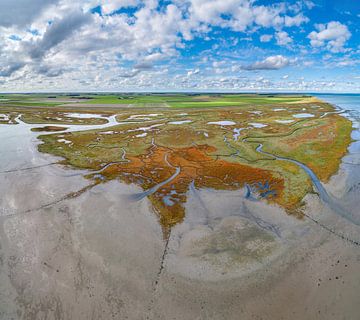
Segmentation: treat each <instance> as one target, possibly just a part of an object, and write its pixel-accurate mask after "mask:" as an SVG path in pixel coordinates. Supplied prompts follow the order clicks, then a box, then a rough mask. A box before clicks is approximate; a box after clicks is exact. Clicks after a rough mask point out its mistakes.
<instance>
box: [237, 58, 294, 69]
mask: <svg viewBox="0 0 360 320" xmlns="http://www.w3.org/2000/svg"><path fill="white" fill-rule="evenodd" d="M289 63H290V61H289V59H288V58H286V57H284V56H282V55H276V56H270V57H267V58H266V59H264V60H262V61H257V62H254V63H252V64H250V65H248V66H245V67H243V69H245V70H278V69H282V68H284V67H286V66H288V65H289Z"/></svg>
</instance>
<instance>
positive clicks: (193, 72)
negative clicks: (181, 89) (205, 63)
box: [187, 68, 200, 77]
mask: <svg viewBox="0 0 360 320" xmlns="http://www.w3.org/2000/svg"><path fill="white" fill-rule="evenodd" d="M198 73H200V69H199V68H197V69H194V70H189V71H188V73H187V76H188V77H191V76H192V75H194V74H198Z"/></svg>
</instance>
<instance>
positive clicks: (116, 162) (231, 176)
mask: <svg viewBox="0 0 360 320" xmlns="http://www.w3.org/2000/svg"><path fill="white" fill-rule="evenodd" d="M4 99H8V100H3V101H0V102H1V106H0V113H4V114H6V115H8V116H9V119H12V120H11V121H15V119H16V117H18V116H19V115H21V119H22V120H23V121H25V122H27V123H46V124H49V123H53V124H56V125H59V124H65V125H69V124H88V125H89V124H90V125H101V124H103V123H104V122H106V121H105V120H104V119H103V118H99V115H116V119H117V121H118V122H120V124H117V125H114V126H113V127H111V128H106V129H102V128H96V127H94V129H93V130H88V131H79V132H68V133H66V132H65V133H63V132H61V133H52V134H45V135H41V136H39V139H41V140H42V142H43V143H42V144H40V145H39V150H40V151H42V152H46V153H50V154H54V155H57V156H61V157H63V158H64V161H63V164H66V165H71V166H73V167H76V168H84V169H89V173H88V174H87V176H86V177H87V178H88V179H89V180H91V181H92V183H104V182H106V181H109V180H112V179H119V180H120V181H123V182H125V183H134V184H136V185H138V186H140V187H141V188H142V189H143V190H144V191H148V193H146V195H147V196H148V198H149V199H150V201H151V203H152V205H153V208H154V210H155V211H156V212H157V214H158V216H159V221H160V222H161V224H162V226H163V228H164V233H165V234H167V231H168V230H169V229H170V228H171V227H172V226H173V225H175V224H177V223H179V222H181V221H182V219H183V218H184V215H185V214H186V213H185V209H184V205H185V203H186V200H187V192H188V190H189V188H190V186H191V185H192V184H193V185H194V186H195V187H196V188H213V189H219V190H239V192H241V194H240V193H239V196H240V195H241V196H242V195H243V194H244V190H243V188H244V187H246V188H247V190H248V191H249V190H250V193H251V196H252V197H255V198H257V199H259V200H264V201H268V202H271V203H274V204H277V205H280V206H282V207H284V208H285V209H286V211H287V212H288V213H290V214H296V215H297V216H299V212H300V216H301V204H302V199H303V198H304V196H305V195H306V194H307V193H309V192H312V191H313V189H312V184H311V181H310V180H309V178H308V176H307V174H306V173H305V172H304V171H303V170H302V169H301V168H300V167H298V166H297V165H296V164H294V163H289V162H284V161H279V160H275V159H274V158H273V157H271V156H267V155H264V154H260V153H259V152H257V151H256V148H257V146H258V145H259V144H260V143H261V144H263V146H264V151H267V152H270V153H272V154H276V155H279V156H282V157H287V158H290V159H295V160H297V161H300V162H302V163H304V164H305V165H307V166H309V167H310V168H311V169H312V170H313V171H314V172H315V174H316V175H317V176H318V177H319V179H320V180H322V181H324V182H326V181H328V179H329V178H330V176H331V175H333V174H334V173H335V172H336V171H337V169H338V167H339V163H340V160H341V158H342V157H343V155H344V154H345V153H346V150H347V146H348V144H349V143H350V132H351V123H350V122H349V121H348V120H346V119H345V118H343V117H341V116H340V115H338V114H336V113H334V109H333V107H332V106H331V105H329V104H326V103H323V102H321V101H318V100H316V99H315V98H312V97H306V96H293V95H286V96H280V95H275V96H274V95H250V94H248V95H239V94H237V95H235V94H234V95H224V94H213V95H210V94H206V95H205V94H199V95H185V94H167V95H165V94H163V95H161V94H158V95H156V94H152V95H140V94H131V95H130V94H126V95H125V94H124V95H95V94H86V95H85V94H84V95H83V94H81V95H75V96H68V95H56V96H55V95H54V96H44V95H40V96H35V97H34V96H31V95H30V96H26V97H25V98H24V100H26V102H24V101H23V102H22V103H21V104H20V105H17V102H16V101H20V100H22V96H21V95H14V96H7V95H5V96H4ZM37 100H38V101H39V105H37V106H33V104H36V101H37ZM48 101H51V102H50V105H49V106H48V107H44V104H45V105H46V103H48ZM69 112H86V113H93V114H94V117H89V118H86V119H84V118H77V117H74V116H71V114H70V115H69ZM9 123H10V120H9ZM164 181H168V182H167V183H164ZM240 190H241V191H240ZM150 191H151V192H150Z"/></svg>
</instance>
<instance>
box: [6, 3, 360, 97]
mask: <svg viewBox="0 0 360 320" xmlns="http://www.w3.org/2000/svg"><path fill="white" fill-rule="evenodd" d="M359 29H360V2H359V1H355V0H353V1H349V0H312V1H310V0H292V1H283V2H280V1H279V2H277V1H252V0H173V1H165V0H163V1H157V0H147V1H140V0H110V1H101V0H81V1H76V2H75V4H74V1H70V0H44V1H41V3H40V1H35V0H18V1H16V2H15V3H14V1H12V0H2V1H1V2H0V91H4V92H8V91H305V92H315V91H321V92H360V72H359V71H360V40H359V39H360V37H359V33H360V32H359V31H360V30H359Z"/></svg>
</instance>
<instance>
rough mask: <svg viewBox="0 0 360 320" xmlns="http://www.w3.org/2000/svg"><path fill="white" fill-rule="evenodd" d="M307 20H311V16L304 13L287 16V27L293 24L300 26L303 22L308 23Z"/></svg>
mask: <svg viewBox="0 0 360 320" xmlns="http://www.w3.org/2000/svg"><path fill="white" fill-rule="evenodd" d="M307 22H309V18H307V17H305V16H304V15H303V14H302V13H300V14H298V15H296V16H294V17H289V16H285V26H286V27H293V26H296V27H299V26H300V25H302V24H303V23H307Z"/></svg>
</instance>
